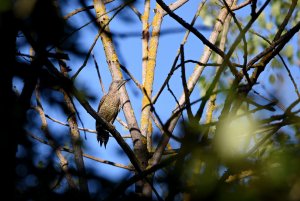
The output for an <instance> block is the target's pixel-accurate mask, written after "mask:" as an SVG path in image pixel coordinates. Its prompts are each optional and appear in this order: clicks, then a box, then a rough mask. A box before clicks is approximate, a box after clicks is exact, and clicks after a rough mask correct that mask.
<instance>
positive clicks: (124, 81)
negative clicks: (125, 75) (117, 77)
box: [121, 78, 131, 86]
mask: <svg viewBox="0 0 300 201" xmlns="http://www.w3.org/2000/svg"><path fill="white" fill-rule="evenodd" d="M129 80H131V79H130V78H129V79H126V80H123V82H122V84H121V86H122V85H123V84H125V83H126V82H128V81H129Z"/></svg>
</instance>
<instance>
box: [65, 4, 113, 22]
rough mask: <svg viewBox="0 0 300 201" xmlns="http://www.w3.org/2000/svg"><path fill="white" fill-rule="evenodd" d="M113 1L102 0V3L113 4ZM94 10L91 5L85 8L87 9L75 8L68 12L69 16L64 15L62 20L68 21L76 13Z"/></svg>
mask: <svg viewBox="0 0 300 201" xmlns="http://www.w3.org/2000/svg"><path fill="white" fill-rule="evenodd" d="M113 1H114V0H103V2H104V3H105V4H107V3H110V2H113ZM93 8H94V5H91V6H87V7H84V8H77V9H75V10H74V11H72V12H70V13H69V14H67V15H65V16H64V19H65V20H68V19H69V18H70V17H72V16H74V15H76V14H77V13H80V12H82V11H86V10H90V9H93Z"/></svg>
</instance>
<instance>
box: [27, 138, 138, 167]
mask: <svg viewBox="0 0 300 201" xmlns="http://www.w3.org/2000/svg"><path fill="white" fill-rule="evenodd" d="M27 135H29V136H30V137H31V138H33V139H35V140H37V141H39V142H40V143H43V144H45V145H49V146H51V145H50V143H49V142H48V141H46V140H43V139H41V138H39V137H37V136H36V135H33V134H31V133H27ZM58 149H59V150H60V151H65V152H68V153H72V154H74V151H73V150H71V149H69V148H68V147H59V148H58ZM83 156H84V157H85V158H88V159H91V160H93V161H97V162H100V163H104V164H107V165H111V166H115V167H119V168H123V169H126V170H130V171H133V170H134V169H133V168H132V167H130V166H126V165H123V164H119V163H115V162H112V161H108V160H103V159H100V158H97V157H94V156H91V155H89V154H85V153H83Z"/></svg>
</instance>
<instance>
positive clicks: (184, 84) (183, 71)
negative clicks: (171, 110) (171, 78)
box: [178, 45, 194, 121]
mask: <svg viewBox="0 0 300 201" xmlns="http://www.w3.org/2000/svg"><path fill="white" fill-rule="evenodd" d="M180 60H181V81H182V86H183V91H184V97H185V103H186V106H187V109H186V111H187V114H188V118H189V120H190V121H192V120H193V119H194V116H193V113H192V109H191V104H190V92H189V90H188V88H187V84H186V76H185V65H184V46H183V45H180ZM178 106H179V103H178Z"/></svg>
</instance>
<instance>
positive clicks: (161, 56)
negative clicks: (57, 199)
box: [17, 0, 300, 180]
mask: <svg viewBox="0 0 300 201" xmlns="http://www.w3.org/2000/svg"><path fill="white" fill-rule="evenodd" d="M119 2H120V1H115V2H114V3H111V4H109V5H108V9H107V10H110V9H111V8H114V7H115V6H117V5H119ZM166 2H167V3H170V2H172V1H166ZM198 3H199V1H194V0H192V1H189V2H187V3H186V5H184V6H182V7H181V8H180V9H178V10H177V11H176V13H177V14H178V15H180V16H181V17H182V18H183V19H184V20H186V21H187V22H190V21H191V20H192V18H193V16H194V13H195V12H196V10H197V7H198ZM87 4H88V5H90V4H92V2H91V1H89V2H88V3H87ZM135 6H136V7H137V9H138V10H139V11H140V12H143V2H142V1H139V3H135ZM79 7H80V5H79V4H77V3H76V2H75V1H71V3H66V7H65V8H64V10H63V15H65V14H67V13H69V12H70V11H73V10H74V9H76V8H79ZM152 8H154V6H152ZM92 12H94V11H93V10H92ZM121 13H122V15H123V16H127V17H128V16H130V19H131V20H130V21H129V20H124V19H122V15H121V16H116V17H115V18H114V20H113V21H112V22H111V23H110V29H111V31H112V32H113V33H115V32H116V33H132V32H134V33H138V34H140V33H141V26H142V25H141V22H140V21H139V20H138V18H137V16H136V15H135V14H134V13H133V12H132V11H131V10H130V9H129V8H125V9H124V10H123V11H122V12H121ZM151 13H152V16H151V17H153V14H154V13H153V12H151ZM237 14H243V15H248V14H249V13H248V10H247V9H243V10H241V11H239V12H237ZM69 22H71V23H72V24H73V25H74V26H76V27H79V26H81V25H83V24H85V23H86V22H88V18H87V16H86V14H85V13H84V12H82V13H80V14H78V15H76V16H73V17H72V18H70V19H69ZM197 25H203V21H201V19H200V18H198V20H197V22H196V26H197ZM208 28H209V27H208ZM170 29H171V30H173V29H174V30H176V29H177V30H181V31H180V32H175V33H172V34H165V35H162V36H161V37H160V42H159V49H158V57H157V65H156V69H155V78H154V90H153V94H154V95H155V94H156V92H157V90H158V89H159V87H160V86H161V84H162V83H163V81H164V80H165V78H166V76H167V74H168V72H169V69H170V68H171V65H172V63H173V60H174V57H175V55H176V53H177V50H178V48H179V45H180V43H181V41H182V38H183V35H184V34H185V31H184V29H183V28H182V27H181V26H180V25H179V24H178V23H177V22H175V21H174V20H173V19H171V18H170V17H169V16H166V17H165V18H164V20H163V24H162V31H164V30H170ZM96 33H97V30H96V28H95V26H93V25H89V26H87V27H85V28H84V29H82V30H80V31H79V36H80V40H79V43H80V44H79V45H80V46H81V47H82V48H83V49H84V50H85V51H86V52H87V50H88V49H89V47H90V45H91V44H92V42H93V40H94V38H95V35H96ZM201 33H202V34H204V35H205V36H207V37H208V36H209V34H210V30H202V31H201ZM140 39H141V35H139V36H135V37H128V38H118V37H117V38H114V42H115V44H116V47H117V52H118V55H119V59H120V62H121V64H122V65H124V66H126V67H127V68H128V70H129V71H130V72H131V73H132V74H133V75H134V77H135V78H136V79H137V80H139V82H140V83H141V72H142V67H141V64H142V63H141V62H142V56H141V49H142V47H141V40H140ZM295 40H296V39H293V40H292V41H291V42H290V43H292V44H293V43H295V42H296V41H295ZM24 51H26V50H24ZM202 52H203V44H202V42H201V41H200V40H199V39H197V38H196V37H195V36H193V34H191V35H190V37H189V39H188V42H187V44H186V45H185V57H186V59H193V60H199V58H200V57H201V55H202ZM93 53H94V55H95V57H96V59H97V62H98V64H99V68H100V72H101V76H102V79H103V82H104V84H105V88H106V90H107V89H108V86H109V83H110V81H111V76H110V74H109V71H108V68H107V64H106V60H105V56H104V53H103V48H102V43H101V40H100V39H99V41H98V42H97V44H96V46H95V48H94V51H93ZM82 62H83V61H82V60H79V59H77V58H76V57H74V56H72V55H70V61H69V62H68V65H69V66H70V67H71V68H72V71H71V72H70V73H71V74H72V73H75V72H76V71H77V69H78V68H79V67H80V66H81V65H82ZM193 68H194V65H193V64H187V65H186V70H187V73H186V74H187V78H188V77H189V75H190V74H191V72H192V70H193ZM291 70H292V72H293V74H294V77H295V79H296V80H298V83H300V82H299V80H300V73H299V68H297V67H295V66H291ZM207 72H209V70H208V71H207ZM207 72H205V73H207ZM281 72H283V74H284V77H286V76H287V74H286V72H285V71H281ZM269 73H274V70H273V69H271V68H269V69H267V70H266V72H264V75H263V76H264V77H263V78H262V79H260V82H261V83H263V84H264V85H266V87H267V88H268V89H269V90H270V93H272V89H281V90H280V94H279V96H281V98H282V100H283V101H284V102H286V103H285V104H287V103H291V102H292V101H293V100H295V99H296V94H295V93H294V90H293V89H292V91H290V90H287V89H289V88H291V87H292V85H291V83H290V80H289V79H285V81H284V82H283V83H281V84H279V85H276V86H270V85H269V83H268V79H266V78H267V77H268V74H269ZM180 76H181V74H180V70H178V71H177V72H176V73H175V74H174V76H173V77H172V79H171V80H170V86H171V88H172V90H173V92H174V93H175V94H176V96H177V97H180V95H181V93H182V91H183V90H182V84H181V77H180ZM76 81H77V83H78V85H80V84H83V85H84V86H85V87H86V88H87V90H89V91H90V92H91V93H92V94H93V95H95V97H96V99H97V100H96V101H95V102H90V104H91V105H92V107H93V108H94V109H95V110H96V109H97V106H98V102H99V101H100V99H101V97H102V96H103V94H102V92H101V88H100V86H99V81H98V77H97V74H96V69H95V67H94V62H93V60H92V59H91V57H90V59H89V62H88V64H87V66H86V67H85V68H84V69H83V70H82V71H81V73H80V75H79V76H78V78H77V80H76ZM18 83H19V82H18ZM17 85H19V84H17ZM272 87H273V88H272ZM274 87H275V88H274ZM126 88H127V91H128V93H129V97H130V98H131V99H130V100H131V102H132V105H133V107H134V111H135V114H136V117H137V121H138V123H139V121H140V111H141V97H142V96H141V92H140V91H139V90H138V89H137V88H136V87H135V86H134V83H133V82H132V81H131V82H129V83H127V84H126ZM258 90H259V89H258ZM200 93H201V92H200V90H199V88H195V90H194V92H193V94H192V96H191V100H195V99H198V98H200ZM175 105H176V102H175V101H174V99H173V98H172V96H171V95H170V93H169V92H168V91H167V90H164V92H163V93H162V94H161V97H160V98H159V99H158V102H157V103H156V105H155V107H156V108H157V112H158V114H159V116H160V117H161V119H162V120H163V121H166V120H167V118H168V117H169V116H170V114H171V112H172V110H173V109H174V107H175ZM197 106H198V105H196V107H197ZM44 109H45V111H46V113H47V114H48V115H50V116H51V117H53V118H56V119H58V120H60V121H62V122H67V119H66V117H65V116H64V115H62V114H60V113H59V112H58V111H57V110H55V109H51V106H49V105H44ZM77 109H78V111H79V114H80V117H81V118H82V119H83V121H84V126H85V127H86V128H89V129H95V120H94V119H93V118H92V117H91V116H90V115H89V114H87V113H86V112H85V110H84V109H83V108H82V107H81V106H80V105H79V104H77ZM119 117H120V118H122V119H123V120H124V118H123V113H122V112H121V113H120V115H119ZM124 121H125V120H124ZM48 123H49V126H50V128H51V130H52V131H54V132H56V133H60V132H63V133H65V134H66V135H68V128H67V127H64V126H61V125H57V124H56V123H53V122H51V121H50V120H49V121H48ZM114 125H115V126H116V128H117V129H118V131H119V132H120V133H121V134H128V132H127V131H126V130H124V129H123V128H122V127H121V126H120V124H119V123H118V122H115V123H114ZM79 126H80V127H81V126H82V125H79ZM154 128H156V127H155V126H154ZM82 137H83V139H84V135H83V133H82ZM126 141H127V142H128V143H129V144H131V139H126ZM84 144H85V153H87V154H90V155H93V156H95V157H99V158H101V159H106V160H110V161H113V162H117V163H122V164H125V165H127V164H128V163H129V160H128V158H127V157H126V156H124V155H120V151H121V149H120V147H119V145H118V144H117V143H116V141H115V140H114V139H112V138H110V140H109V142H108V146H107V149H104V147H100V146H99V144H98V142H97V140H96V135H95V134H90V133H87V140H84ZM174 145H175V146H178V145H176V144H174ZM45 149H48V148H46V146H40V147H39V148H38V150H40V153H45V154H46V151H45ZM41 158H43V154H42V155H41ZM67 158H69V159H70V160H71V159H72V155H71V154H67ZM85 163H86V165H87V166H92V167H93V168H94V169H95V170H97V171H99V174H102V175H103V174H105V175H106V176H108V177H109V178H111V179H115V180H118V179H119V176H121V175H123V174H124V173H128V171H127V170H123V169H120V168H116V167H113V166H109V165H105V164H102V163H97V162H94V161H92V160H90V159H85Z"/></svg>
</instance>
